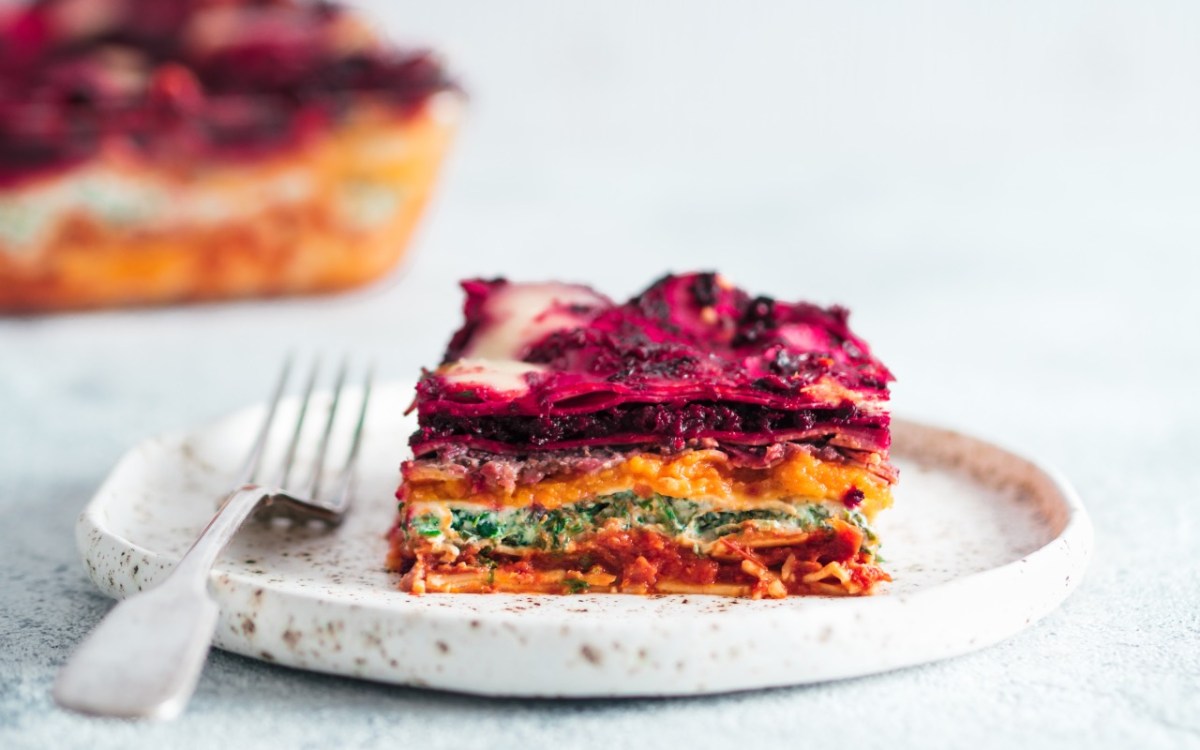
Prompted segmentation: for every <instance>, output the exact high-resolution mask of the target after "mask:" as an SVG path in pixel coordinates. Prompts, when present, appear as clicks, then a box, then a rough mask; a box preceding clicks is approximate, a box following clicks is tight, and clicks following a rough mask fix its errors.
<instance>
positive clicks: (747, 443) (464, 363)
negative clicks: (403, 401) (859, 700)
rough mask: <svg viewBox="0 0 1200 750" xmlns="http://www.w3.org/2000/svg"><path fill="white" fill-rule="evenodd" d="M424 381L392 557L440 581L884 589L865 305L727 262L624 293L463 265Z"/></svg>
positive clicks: (560, 588)
mask: <svg viewBox="0 0 1200 750" xmlns="http://www.w3.org/2000/svg"><path fill="white" fill-rule="evenodd" d="M463 286H464V288H465V290H466V293H467V299H466V304H465V316H466V322H465V323H464V325H463V326H462V328H460V329H459V330H458V332H457V333H455V334H454V337H453V338H452V339H451V341H450V345H449V347H448V349H447V351H446V354H445V357H444V360H443V363H442V365H441V366H440V367H438V369H437V370H435V371H432V372H426V373H425V374H424V376H423V377H422V378H421V380H420V382H419V384H418V385H417V393H416V401H415V404H414V408H415V409H416V411H417V416H418V429H417V431H416V433H415V434H413V435H412V437H411V439H410V444H411V446H412V451H413V457H412V459H411V460H408V461H405V462H404V464H403V466H402V468H401V470H402V474H403V482H402V484H401V486H400V490H399V492H398V493H397V496H398V498H399V500H400V516H399V520H398V522H397V524H396V526H395V528H394V529H393V531H392V533H391V537H390V539H391V551H390V557H389V565H390V567H391V568H392V569H394V570H397V571H399V572H401V573H403V577H402V579H401V585H402V587H403V588H404V589H406V590H408V591H411V592H413V593H425V592H490V591H509V592H546V593H578V592H613V593H616V592H620V593H629V594H651V593H688V594H719V595H726V596H746V597H755V598H758V597H784V596H787V595H800V594H827V595H841V594H868V593H871V592H872V590H873V589H874V588H875V586H876V584H877V583H879V582H880V581H887V580H890V579H889V576H888V574H887V573H886V572H884V571H883V570H882V569H881V568H880V567H879V565H878V562H879V561H878V556H877V546H878V540H877V538H876V536H875V534H874V532H873V531H872V530H871V527H870V522H871V519H872V518H873V517H874V516H875V514H876V513H877V512H878V511H880V510H882V509H883V508H886V507H888V506H889V505H890V504H891V492H890V491H891V486H892V484H893V482H894V481H895V479H896V471H895V469H894V468H893V467H892V466H891V464H890V463H889V462H888V444H889V435H890V434H889V414H888V410H887V399H888V389H887V384H888V382H889V381H890V380H891V379H892V376H891V374H890V373H889V372H888V370H887V368H886V367H884V365H883V364H882V363H880V362H879V360H877V359H875V358H874V357H873V356H872V355H871V352H870V350H869V349H868V347H867V345H866V343H865V342H864V341H863V340H862V339H860V338H859V337H858V336H856V335H855V334H854V333H853V332H852V331H851V330H850V328H849V327H848V326H847V322H846V320H847V312H846V310H844V309H842V308H839V307H831V308H822V307H817V306H815V305H811V304H807V303H785V302H779V301H776V300H773V299H771V298H769V297H762V296H760V297H751V296H750V295H749V294H747V293H745V292H743V291H742V290H740V289H738V288H736V287H734V286H732V285H731V284H730V283H729V282H727V281H726V280H725V279H723V278H722V277H721V276H718V275H716V274H712V273H699V274H689V275H682V276H667V277H665V278H663V279H660V280H659V281H657V282H655V283H654V284H653V285H652V286H651V287H650V288H649V289H647V290H646V291H644V292H642V293H641V294H639V295H637V296H636V297H634V298H633V299H631V300H630V301H628V302H626V303H624V304H617V303H614V302H613V301H611V300H609V299H608V298H607V297H605V296H603V295H601V294H598V293H596V292H595V291H593V290H591V289H589V288H587V287H584V286H575V285H567V284H557V283H545V284H516V283H510V282H508V281H505V280H503V279H496V280H491V281H484V280H473V281H468V282H465V283H464V284H463Z"/></svg>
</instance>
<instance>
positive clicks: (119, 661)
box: [54, 485, 271, 719]
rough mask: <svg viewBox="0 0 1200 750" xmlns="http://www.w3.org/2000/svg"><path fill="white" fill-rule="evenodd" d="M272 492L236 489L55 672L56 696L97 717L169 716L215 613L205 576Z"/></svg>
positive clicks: (179, 703)
mask: <svg viewBox="0 0 1200 750" xmlns="http://www.w3.org/2000/svg"><path fill="white" fill-rule="evenodd" d="M270 495H271V491H269V490H266V489H264V488H262V487H257V486H254V485H247V486H244V487H241V488H239V489H237V490H235V491H234V492H233V493H232V494H230V496H229V497H228V499H226V501H225V503H224V505H222V507H221V509H220V510H219V511H217V513H216V515H215V516H213V518H212V520H211V521H209V522H208V525H207V526H206V527H205V528H204V531H203V532H201V534H200V537H199V538H198V539H197V540H196V541H195V543H194V544H193V545H192V547H191V549H189V550H188V551H187V554H185V555H184V556H183V559H181V560H180V561H179V564H178V565H176V566H175V569H174V570H173V571H171V574H170V575H169V576H167V578H166V579H165V580H163V581H162V583H160V584H159V585H157V586H155V587H154V588H152V589H150V590H148V591H145V592H142V593H139V594H136V595H134V596H131V597H129V598H128V599H126V600H124V601H122V602H119V603H118V604H117V605H116V606H115V607H113V609H112V610H111V611H110V612H109V613H108V614H107V615H106V616H105V617H104V619H103V620H101V621H100V624H99V625H97V626H96V628H95V629H94V630H92V632H91V633H90V634H89V635H88V636H87V638H86V639H85V640H84V641H83V643H82V644H81V645H80V646H79V648H78V649H77V650H76V651H75V653H74V654H72V656H71V658H70V660H68V661H67V664H66V665H65V666H64V667H63V668H62V670H61V671H60V672H59V673H58V679H57V680H56V681H55V684H54V700H55V701H57V702H58V704H59V705H60V706H63V707H64V708H69V709H72V710H75V711H80V712H83V713H87V714H93V715H97V716H114V717H121V718H129V719H138V718H143V719H171V718H174V717H176V716H178V715H179V714H180V713H181V712H182V711H183V708H184V706H186V705H187V702H188V699H189V698H191V696H192V693H193V692H194V691H195V689H196V683H197V681H198V680H199V679H200V672H201V670H202V669H203V668H204V662H205V659H206V657H207V656H208V650H209V647H210V646H211V644H212V638H213V632H214V631H215V630H216V625H217V615H218V613H219V611H218V608H217V604H216V602H214V601H213V599H212V597H211V596H210V595H209V593H208V577H209V572H210V571H211V570H212V566H213V564H214V563H215V562H216V560H217V556H218V555H219V554H220V553H221V550H222V549H224V548H225V546H226V545H227V544H229V540H230V539H232V538H233V535H234V533H235V532H236V531H237V529H238V527H239V526H241V525H242V523H243V522H245V520H246V519H247V518H248V517H249V516H250V514H251V513H253V512H254V509H255V508H257V507H258V505H259V503H261V502H262V501H263V500H264V499H265V498H267V497H269V496H270Z"/></svg>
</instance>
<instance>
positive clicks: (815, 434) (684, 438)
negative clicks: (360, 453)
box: [410, 402, 889, 456]
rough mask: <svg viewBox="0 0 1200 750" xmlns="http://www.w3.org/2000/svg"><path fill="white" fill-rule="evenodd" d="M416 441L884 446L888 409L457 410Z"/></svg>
mask: <svg viewBox="0 0 1200 750" xmlns="http://www.w3.org/2000/svg"><path fill="white" fill-rule="evenodd" d="M420 425H421V426H420V428H419V429H418V430H417V432H416V433H415V434H414V435H413V437H412V439H411V441H410V442H411V444H412V448H413V453H414V455H418V456H419V455H423V454H425V453H428V452H430V451H432V450H435V449H436V448H437V447H438V446H440V445H445V444H447V443H461V444H463V445H470V446H473V447H479V448H485V449H487V450H494V451H497V452H514V451H530V450H559V449H566V448H578V447H583V446H600V445H639V444H646V443H651V444H655V445H662V446H665V447H667V448H669V449H672V450H682V449H683V448H684V447H685V446H686V445H687V444H688V442H689V441H696V440H704V439H709V440H715V441H717V442H718V443H729V444H733V445H768V444H773V443H778V442H782V441H786V440H797V439H799V440H814V439H817V438H820V437H825V438H829V437H832V436H838V435H840V436H843V441H842V444H843V445H844V446H845V447H849V448H855V449H858V450H865V451H879V452H884V451H886V450H887V448H888V443H889V433H888V429H887V428H888V419H887V417H886V416H882V415H875V416H864V415H860V414H858V413H857V412H856V410H855V409H854V408H853V407H849V408H838V409H805V410H796V411H788V410H782V409H769V408H765V407H762V406H758V405H754V404H738V403H731V404H721V403H711V402H710V403H703V402H701V403H689V404H687V405H682V406H675V405H672V404H623V405H620V406H617V407H613V408H608V409H604V410H602V411H596V412H592V413H587V414H566V415H542V416H524V415H512V416H508V415H495V416H469V417H463V416H456V415H452V414H446V413H434V414H430V415H427V416H425V418H424V419H422V420H421V423H420Z"/></svg>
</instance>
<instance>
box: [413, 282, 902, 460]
mask: <svg viewBox="0 0 1200 750" xmlns="http://www.w3.org/2000/svg"><path fill="white" fill-rule="evenodd" d="M463 288H464V289H465V290H466V292H467V299H466V303H465V305H464V313H465V317H466V322H465V323H464V325H463V326H462V328H461V329H459V331H457V332H456V333H455V335H454V337H453V338H452V340H451V342H450V346H449V348H448V349H447V351H446V354H445V357H444V363H445V364H452V363H455V362H459V361H460V360H465V361H468V362H469V361H471V359H472V356H473V350H475V349H478V348H479V347H480V345H481V342H482V341H484V340H485V339H487V337H489V336H492V335H494V334H495V333H496V331H497V330H498V329H500V328H503V327H505V326H508V327H509V328H511V323H512V321H511V320H509V319H507V318H505V317H497V316H496V314H495V313H494V310H495V309H497V308H498V309H501V310H504V311H505V312H506V313H507V314H511V308H505V307H503V306H499V307H498V306H497V305H495V304H492V303H493V302H494V301H495V300H496V299H499V297H498V295H503V294H511V293H512V292H513V291H518V292H519V290H520V289H521V288H522V287H521V286H520V285H513V284H510V283H509V282H507V281H505V280H502V279H497V280H492V281H483V280H471V281H467V282H464V284H463ZM563 288H564V290H575V291H574V292H572V294H574V296H573V297H572V298H571V300H568V301H567V302H561V303H560V302H551V303H550V304H549V305H547V306H546V308H545V310H543V311H541V312H539V311H530V312H527V313H526V314H527V315H528V317H529V320H531V321H534V322H536V321H538V320H541V319H543V317H544V316H545V315H552V316H553V320H554V321H555V324H554V325H553V327H552V328H550V329H549V330H546V331H541V330H540V329H538V331H537V333H538V335H536V336H535V337H534V338H533V339H531V340H528V341H518V342H517V343H516V344H515V348H514V350H513V351H511V352H508V354H509V355H510V356H511V359H513V360H519V361H520V362H524V363H528V364H529V365H531V366H533V367H531V368H530V369H532V370H534V371H531V372H526V373H523V374H522V375H521V376H520V378H521V381H522V382H523V387H522V389H521V390H520V391H513V390H509V389H506V388H505V389H495V388H491V387H489V386H487V385H484V384H482V382H473V381H472V380H471V379H470V378H469V377H468V378H457V377H446V376H444V375H441V374H438V373H426V375H425V376H424V377H423V378H422V379H421V381H420V383H419V384H418V386H417V401H416V408H417V412H418V416H419V424H420V429H419V430H418V431H417V432H416V433H415V434H414V435H413V436H412V439H411V441H410V442H411V444H412V447H413V449H414V453H416V454H417V455H423V454H427V453H430V452H432V451H436V450H439V449H445V448H446V447H447V446H450V445H461V446H465V447H470V448H473V449H478V450H486V451H491V452H500V453H503V452H529V451H546V450H561V449H573V448H580V447H586V446H604V445H630V446H632V445H643V446H644V445H647V444H653V445H656V446H661V447H664V448H667V449H670V450H679V449H682V448H684V447H686V446H689V445H696V444H699V443H700V442H703V441H707V442H708V443H711V442H713V441H715V442H716V443H717V444H720V445H730V446H732V445H760V446H761V445H769V444H772V443H776V442H781V441H802V442H813V443H823V444H824V443H828V444H832V445H836V446H838V447H841V448H846V449H850V450H860V451H886V449H887V446H888V442H889V438H888V425H889V417H888V414H887V411H886V409H885V408H883V404H882V403H881V402H884V401H886V400H887V398H888V391H887V386H888V383H889V382H890V381H891V380H892V379H893V378H892V374H891V373H890V372H889V371H888V370H887V368H886V367H885V366H884V365H883V364H882V363H881V362H880V361H879V360H877V359H876V358H875V357H873V356H872V355H871V352H870V348H869V347H868V346H867V344H866V343H865V342H864V341H863V340H862V339H861V338H859V337H858V336H856V335H855V334H854V333H853V332H852V331H851V330H850V328H849V327H848V325H847V312H846V311H845V310H844V309H842V308H840V307H831V308H823V307H818V306H816V305H811V304H807V303H785V302H779V301H776V300H773V299H771V298H769V297H762V296H760V297H751V296H750V295H748V294H747V293H745V292H744V291H742V290H740V289H738V288H736V287H733V286H732V285H730V284H728V283H727V282H725V281H724V280H723V279H721V278H720V277H719V276H717V275H716V274H713V273H693V274H686V275H680V276H666V277H664V278H662V279H660V280H659V281H657V282H655V283H654V284H653V285H652V286H651V287H650V288H649V289H647V290H646V291H644V292H642V293H641V294H639V295H637V296H636V297H634V298H633V299H631V300H629V301H628V302H626V303H624V304H620V305H618V304H615V303H612V302H609V301H607V300H606V299H605V298H603V297H601V296H600V295H596V294H595V293H593V292H590V291H589V290H586V288H581V287H563ZM581 289H582V290H583V292H579V291H578V290H581ZM587 295H591V297H590V298H588V297H587ZM580 299H582V301H580Z"/></svg>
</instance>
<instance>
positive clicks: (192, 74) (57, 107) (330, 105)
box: [0, 0, 450, 187]
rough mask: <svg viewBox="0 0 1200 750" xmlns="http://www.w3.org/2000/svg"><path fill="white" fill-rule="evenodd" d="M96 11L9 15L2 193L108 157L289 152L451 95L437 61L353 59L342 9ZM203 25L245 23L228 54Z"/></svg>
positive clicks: (183, 2) (1, 89) (117, 3)
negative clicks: (108, 150)
mask: <svg viewBox="0 0 1200 750" xmlns="http://www.w3.org/2000/svg"><path fill="white" fill-rule="evenodd" d="M85 5H87V4H86V3H68V2H64V1H63V0H39V1H38V2H34V3H31V4H30V5H29V6H28V7H20V8H14V9H5V8H0V187H5V186H8V185H12V184H17V183H19V182H22V181H24V180H27V179H31V178H34V177H38V176H41V175H43V174H46V173H53V172H58V171H62V170H65V169H69V168H71V167H72V166H75V165H77V164H79V163H81V162H84V161H86V160H87V159H89V158H90V157H92V156H94V155H95V154H96V153H98V152H100V151H101V149H102V148H105V147H107V146H117V147H119V149H120V150H121V151H123V152H127V153H129V154H136V155H138V156H140V157H141V158H145V159H147V160H154V161H156V162H161V163H164V164H168V165H176V166H177V165H178V164H180V163H185V164H191V163H202V162H203V161H204V160H206V159H213V158H216V159H226V160H242V159H246V158H252V157H258V156H265V155H270V154H275V153H278V152H280V151H281V150H286V149H289V148H295V147H298V146H300V145H303V144H305V143H307V142H309V140H311V137H312V136H313V135H314V133H319V132H323V131H324V130H326V129H328V128H329V127H330V125H331V124H332V123H337V122H340V121H342V120H343V119H344V118H345V116H346V114H347V113H348V112H350V111H351V110H352V109H353V105H354V104H355V102H354V101H353V100H354V98H355V97H357V96H369V98H370V100H371V102H372V103H374V104H376V105H382V106H387V107H390V108H393V109H394V110H395V111H396V113H397V115H398V116H405V115H407V114H408V113H410V112H414V111H416V110H417V108H419V107H420V106H421V105H422V104H423V103H424V102H425V101H426V100H427V99H428V98H429V97H430V96H431V95H432V94H434V93H435V92H437V91H440V90H445V89H447V88H449V87H450V84H449V83H448V81H447V78H446V76H445V73H444V72H443V71H442V69H441V67H440V66H439V65H438V64H437V62H436V61H435V60H434V59H433V58H432V57H431V56H430V55H429V54H428V53H425V52H393V51H389V50H385V49H382V48H378V47H370V46H365V45H359V47H358V48H352V49H349V50H343V49H339V48H338V46H337V45H338V43H337V41H336V40H337V39H338V38H339V33H344V32H339V29H344V28H345V24H344V23H343V21H344V20H345V19H344V11H343V10H342V9H341V8H340V7H338V6H337V5H336V4H334V3H331V2H326V3H308V2H300V1H299V0H274V1H273V2H269V3H262V2H252V1H251V0H240V1H238V0H235V1H234V2H230V3H227V4H226V5H224V6H221V7H218V6H219V5H220V4H214V3H211V2H206V1H205V0H93V2H92V3H91V6H92V8H91V10H90V11H89V10H88V9H87V8H84V7H83V6H85ZM203 14H208V16H207V18H210V19H211V18H212V17H214V16H216V15H219V14H232V15H233V18H232V19H216V22H224V21H226V20H232V23H230V24H228V26H229V28H227V29H225V31H224V32H223V33H222V34H221V35H220V40H221V43H220V44H217V45H214V44H213V43H212V39H211V38H210V37H214V34H213V33H207V34H205V33H203V32H205V30H206V29H207V30H208V31H209V32H211V30H212V27H213V23H207V24H206V23H204V22H202V21H201V20H199V19H201V16H202V15H203ZM193 22H195V23H193ZM197 40H204V43H203V44H201V43H200V42H199V41H197Z"/></svg>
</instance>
